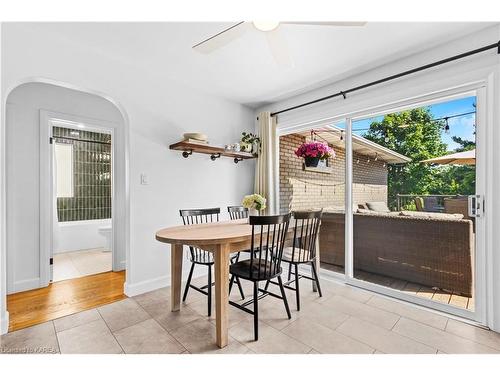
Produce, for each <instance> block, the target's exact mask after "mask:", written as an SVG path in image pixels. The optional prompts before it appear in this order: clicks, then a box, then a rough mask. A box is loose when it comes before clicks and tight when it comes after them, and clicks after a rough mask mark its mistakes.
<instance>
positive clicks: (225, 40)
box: [193, 21, 249, 53]
mask: <svg viewBox="0 0 500 375" xmlns="http://www.w3.org/2000/svg"><path fill="white" fill-rule="evenodd" d="M248 28H249V24H248V22H244V21H242V22H238V23H237V24H234V25H233V26H231V27H228V28H227V29H225V30H222V31H221V32H219V33H217V34H215V35H213V36H211V37H210V38H207V39H205V40H203V41H201V42H200V43H198V44H195V45H194V46H193V49H194V50H196V51H198V52H201V53H211V52H213V51H215V50H216V49H219V48H222V47H224V46H225V45H226V44H229V43H231V42H232V41H233V40H235V39H236V38H239V37H240V36H242V35H243V34H244V33H245V32H247V31H248Z"/></svg>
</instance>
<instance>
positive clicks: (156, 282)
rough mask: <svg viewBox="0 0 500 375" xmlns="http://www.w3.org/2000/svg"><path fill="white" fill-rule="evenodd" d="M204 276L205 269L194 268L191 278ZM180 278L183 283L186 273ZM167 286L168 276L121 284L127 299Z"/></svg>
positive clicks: (168, 283) (168, 284)
mask: <svg viewBox="0 0 500 375" xmlns="http://www.w3.org/2000/svg"><path fill="white" fill-rule="evenodd" d="M206 274H207V269H206V267H198V269H196V268H195V270H194V272H193V278H197V277H202V276H204V275H206ZM182 276H183V277H182V280H183V281H185V280H186V279H187V276H188V272H184V273H183V275H182ZM167 286H170V275H167V276H161V277H156V278H154V279H149V280H144V281H140V282H138V283H133V284H128V283H127V282H125V284H123V290H124V293H125V295H126V296H127V297H133V296H137V295H139V294H143V293H147V292H151V291H153V290H156V289H160V288H165V287H167Z"/></svg>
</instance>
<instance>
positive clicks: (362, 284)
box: [277, 80, 492, 325]
mask: <svg viewBox="0 0 500 375" xmlns="http://www.w3.org/2000/svg"><path fill="white" fill-rule="evenodd" d="M488 86H491V82H488V80H476V81H473V82H471V83H466V84H462V85H457V86H454V87H451V88H446V89H442V90H436V91H434V92H430V93H427V94H423V95H418V96H415V97H411V98H406V99H401V100H398V101H393V102H390V103H386V104H382V105H377V106H373V107H369V108H365V109H363V110H357V111H351V112H348V113H342V114H340V115H337V116H332V117H329V118H323V119H321V120H318V121H312V122H307V123H303V124H301V125H298V126H293V127H288V128H284V129H280V128H279V127H278V129H277V136H278V137H279V136H284V135H287V134H293V133H297V132H299V131H305V130H310V129H312V128H315V127H325V126H326V127H328V124H334V123H339V122H345V153H346V160H345V163H346V165H345V269H344V274H342V273H338V272H334V271H328V270H321V273H322V274H323V275H325V276H326V277H328V278H331V279H334V280H336V281H339V282H343V283H346V284H348V285H352V286H355V287H359V288H362V289H366V290H370V291H373V292H376V293H379V294H382V295H386V296H388V297H392V298H395V299H399V300H402V301H406V302H409V303H412V304H415V305H420V306H423V307H425V308H430V309H433V310H436V311H441V312H443V313H447V314H451V315H454V316H457V317H462V318H465V319H468V320H471V321H474V322H476V323H478V324H481V325H486V324H487V323H488V319H487V318H488V316H487V311H488V308H489V306H487V301H491V299H492V298H491V289H492V288H491V287H490V285H489V283H488V279H490V280H491V271H492V270H491V269H489V268H487V264H488V262H487V259H490V258H491V254H489V253H488V251H490V249H487V248H486V245H487V241H488V238H487V237H486V236H487V235H488V236H490V237H491V233H486V230H485V229H486V220H488V216H487V215H488V210H487V207H488V205H489V204H488V201H486V204H485V205H484V206H485V208H486V211H485V213H484V214H483V217H481V218H477V222H476V236H475V237H476V238H475V244H474V246H475V259H474V267H475V269H474V298H475V310H474V311H469V310H466V309H462V308H459V307H456V306H452V305H446V304H443V303H440V302H436V301H433V300H428V299H424V298H421V297H417V296H416V295H415V296H413V295H409V294H405V293H403V292H401V291H399V290H395V289H391V288H389V287H385V286H381V285H377V284H374V283H370V282H367V281H363V280H358V279H356V278H354V252H353V229H354V228H353V205H352V202H353V198H352V193H353V192H352V181H353V173H352V168H353V164H352V162H353V156H352V122H353V121H355V120H356V121H357V120H362V119H366V118H371V117H374V116H378V115H384V114H388V113H394V112H398V111H402V110H408V109H412V108H418V107H422V106H426V105H431V104H434V103H437V102H443V101H447V100H454V99H459V98H461V97H467V96H472V95H475V96H476V97H477V109H476V112H477V113H476V125H477V126H476V158H477V165H478V166H479V168H476V194H481V195H482V196H483V197H485V196H486V176H487V175H488V174H489V175H491V173H492V163H487V162H486V156H487V155H488V154H491V144H490V143H491V142H492V137H491V132H492V131H491V124H488V123H487V122H488V118H489V116H488V114H489V113H490V112H491V108H487V106H490V107H491V105H492V103H489V102H488V97H489V96H490V93H489V92H488ZM488 141H489V142H488Z"/></svg>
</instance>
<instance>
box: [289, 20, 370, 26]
mask: <svg viewBox="0 0 500 375" xmlns="http://www.w3.org/2000/svg"><path fill="white" fill-rule="evenodd" d="M281 23H283V24H288V25H307V26H364V25H366V22H341V21H339V22H321V21H320V22H314V21H305V22H299V21H297V22H295V21H287V22H281Z"/></svg>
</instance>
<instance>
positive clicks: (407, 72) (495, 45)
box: [271, 40, 500, 116]
mask: <svg viewBox="0 0 500 375" xmlns="http://www.w3.org/2000/svg"><path fill="white" fill-rule="evenodd" d="M493 48H497V53H498V54H500V40H499V41H498V42H496V43H493V44H489V45H487V46H484V47H481V48H477V49H474V50H472V51H468V52H464V53H461V54H459V55H455V56H452V57H448V58H446V59H443V60H439V61H436V62H433V63H430V64H426V65H422V66H420V67H418V68H413V69H410V70H405V71H404V72H401V73H398V74H394V75H391V76H388V77H385V78H381V79H378V80H376V81H372V82H369V83H365V84H364V85H360V86H356V87H353V88H350V89H347V90H343V91H339V92H338V93H335V94H332V95H328V96H324V97H322V98H319V99H315V100H312V101H310V102H306V103H302V104H298V105H295V106H293V107H289V108H285V109H282V110H280V111H276V112H273V113H271V116H276V115H279V114H281V113H285V112H289V111H293V110H295V109H298V108H302V107H306V106H309V105H311V104H316V103H319V102H322V101H325V100H328V99H333V98H336V97H339V96H342V97H344V99H346V98H347V96H346V95H347V94H350V93H352V92H354V91H358V90H362V89H366V88H368V87H371V86H375V85H379V84H381V83H385V82H388V81H392V80H394V79H397V78H401V77H404V76H407V75H410V74H413V73H417V72H421V71H422V70H426V69H430V68H433V67H435V66H439V65H443V64H446V63H449V62H451V61H455V60H459V59H463V58H465V57H468V56H472V55H475V54H478V53H481V52H485V51H488V50H490V49H493Z"/></svg>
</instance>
